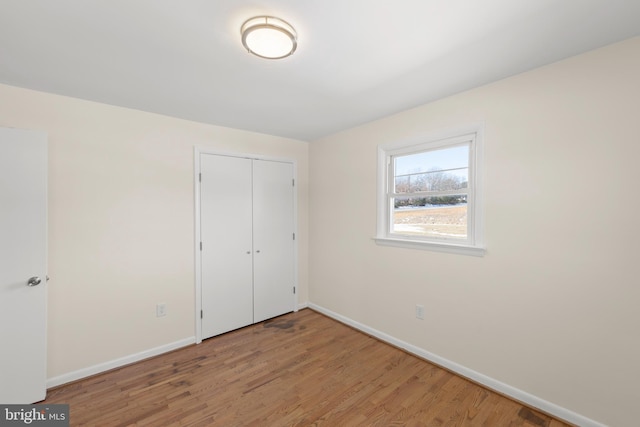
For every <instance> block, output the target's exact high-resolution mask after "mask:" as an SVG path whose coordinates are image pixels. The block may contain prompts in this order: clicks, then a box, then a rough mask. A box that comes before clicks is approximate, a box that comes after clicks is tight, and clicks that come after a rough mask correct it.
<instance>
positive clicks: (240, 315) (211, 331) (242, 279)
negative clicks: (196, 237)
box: [200, 154, 253, 339]
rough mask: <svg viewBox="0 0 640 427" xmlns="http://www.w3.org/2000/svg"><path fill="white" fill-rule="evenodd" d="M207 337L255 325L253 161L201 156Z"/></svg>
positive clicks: (201, 205) (203, 323)
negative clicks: (252, 217)
mask: <svg viewBox="0 0 640 427" xmlns="http://www.w3.org/2000/svg"><path fill="white" fill-rule="evenodd" d="M200 173H201V184H200V239H201V242H202V250H201V252H200V254H201V264H200V265H201V272H202V273H201V274H202V276H201V281H202V282H201V283H202V294H201V298H202V299H201V301H202V338H203V339H204V338H209V337H212V336H214V335H218V334H222V333H224V332H228V331H231V330H233V329H237V328H241V327H243V326H247V325H250V324H252V323H253V283H252V281H253V248H252V230H251V216H252V198H251V193H252V188H251V160H250V159H243V158H238V157H228V156H218V155H211V154H202V155H200Z"/></svg>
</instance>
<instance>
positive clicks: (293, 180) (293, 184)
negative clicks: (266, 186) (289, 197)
mask: <svg viewBox="0 0 640 427" xmlns="http://www.w3.org/2000/svg"><path fill="white" fill-rule="evenodd" d="M291 186H292V187H295V186H296V180H295V179H292V180H291Z"/></svg>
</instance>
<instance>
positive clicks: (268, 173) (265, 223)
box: [253, 160, 295, 323]
mask: <svg viewBox="0 0 640 427" xmlns="http://www.w3.org/2000/svg"><path fill="white" fill-rule="evenodd" d="M293 215H294V212H293V165H292V164H291V163H282V162H275V161H265V160H254V161H253V248H254V276H253V277H254V279H253V291H254V308H253V321H254V322H256V323H257V322H261V321H263V320H265V319H269V318H271V317H275V316H279V315H281V314H284V313H288V312H290V311H293V308H294V307H293V302H294V298H293V286H294V283H295V282H294V242H293V232H294V218H293Z"/></svg>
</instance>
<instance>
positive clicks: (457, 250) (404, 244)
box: [373, 237, 487, 257]
mask: <svg viewBox="0 0 640 427" xmlns="http://www.w3.org/2000/svg"><path fill="white" fill-rule="evenodd" d="M373 240H374V241H375V242H376V244H378V245H381V246H395V247H398V248H406V249H421V250H425V251H435V252H446V253H451V254H459V255H470V256H477V257H482V256H484V254H485V253H486V252H487V250H486V249H485V248H483V247H480V246H468V245H456V244H451V243H433V242H423V241H420V240H407V239H390V238H388V237H374V238H373Z"/></svg>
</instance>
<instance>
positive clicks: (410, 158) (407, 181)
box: [393, 144, 469, 193]
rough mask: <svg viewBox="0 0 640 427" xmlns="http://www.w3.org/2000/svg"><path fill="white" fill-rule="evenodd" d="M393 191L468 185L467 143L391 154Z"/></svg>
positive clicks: (457, 188) (440, 189)
mask: <svg viewBox="0 0 640 427" xmlns="http://www.w3.org/2000/svg"><path fill="white" fill-rule="evenodd" d="M393 161H394V175H395V176H394V178H395V181H394V182H395V188H394V192H395V193H414V192H417V191H450V190H459V189H462V188H467V186H468V182H469V144H464V145H458V146H455V147H449V148H442V149H437V150H430V151H423V152H421V153H416V154H408V155H403V156H394V158H393Z"/></svg>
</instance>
